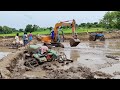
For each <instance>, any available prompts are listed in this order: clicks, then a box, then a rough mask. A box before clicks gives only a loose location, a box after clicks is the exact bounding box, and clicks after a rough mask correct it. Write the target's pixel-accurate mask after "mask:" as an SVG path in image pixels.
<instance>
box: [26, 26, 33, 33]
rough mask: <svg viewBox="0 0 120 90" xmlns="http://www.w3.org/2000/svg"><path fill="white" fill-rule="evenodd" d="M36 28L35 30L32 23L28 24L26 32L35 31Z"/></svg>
mask: <svg viewBox="0 0 120 90" xmlns="http://www.w3.org/2000/svg"><path fill="white" fill-rule="evenodd" d="M33 31H34V30H33V27H32V25H31V24H28V25H27V26H26V28H25V32H33Z"/></svg>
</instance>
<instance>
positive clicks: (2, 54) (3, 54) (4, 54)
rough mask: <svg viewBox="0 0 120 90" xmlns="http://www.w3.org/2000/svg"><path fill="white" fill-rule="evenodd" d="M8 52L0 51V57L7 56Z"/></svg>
mask: <svg viewBox="0 0 120 90" xmlns="http://www.w3.org/2000/svg"><path fill="white" fill-rule="evenodd" d="M8 54H9V52H0V59H2V58H3V57H5V56H7V55H8Z"/></svg>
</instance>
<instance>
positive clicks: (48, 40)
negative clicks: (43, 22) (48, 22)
mask: <svg viewBox="0 0 120 90" xmlns="http://www.w3.org/2000/svg"><path fill="white" fill-rule="evenodd" d="M70 21H72V23H68V22H70ZM62 26H70V27H72V37H71V38H70V46H71V47H75V46H77V45H78V44H79V43H80V40H79V39H78V38H77V33H76V32H75V30H76V22H75V20H74V19H73V20H68V21H63V22H59V23H56V24H55V27H54V30H53V31H52V32H51V36H40V37H39V38H38V39H39V40H41V41H42V42H43V43H44V45H52V46H55V47H62V48H64V45H63V44H62V43H61V40H60V31H61V32H62V36H63V39H64V33H63V31H62V30H60V27H62ZM63 41H64V40H63Z"/></svg>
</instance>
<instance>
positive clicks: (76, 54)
mask: <svg viewBox="0 0 120 90" xmlns="http://www.w3.org/2000/svg"><path fill="white" fill-rule="evenodd" d="M79 57H80V52H79V51H78V50H71V52H70V59H72V60H77V59H78V58H79Z"/></svg>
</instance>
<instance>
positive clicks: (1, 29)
mask: <svg viewBox="0 0 120 90" xmlns="http://www.w3.org/2000/svg"><path fill="white" fill-rule="evenodd" d="M76 27H78V28H106V29H118V30H119V29H120V11H111V12H110V11H109V12H107V13H105V15H104V16H103V18H102V19H101V20H100V21H99V22H93V23H90V22H87V23H80V24H76ZM61 28H63V29H65V28H69V26H63V27H61ZM51 29H52V27H47V28H41V27H39V26H38V25H31V24H28V25H26V28H25V29H19V30H17V29H16V28H10V27H8V26H0V34H9V33H13V32H34V31H45V30H51Z"/></svg>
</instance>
